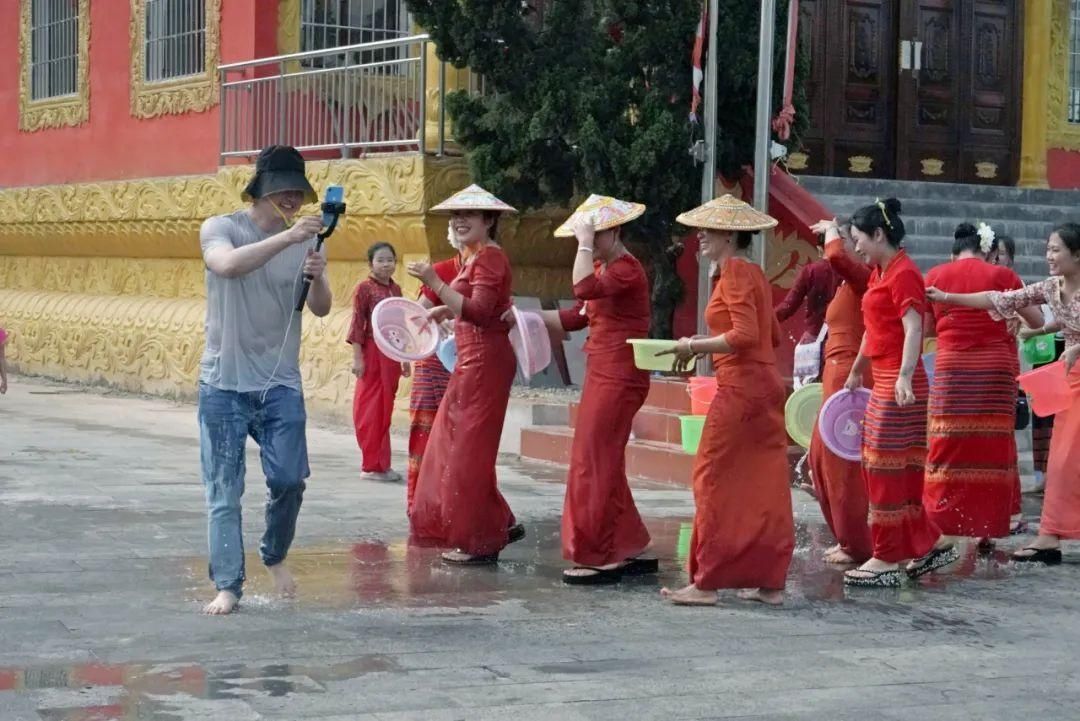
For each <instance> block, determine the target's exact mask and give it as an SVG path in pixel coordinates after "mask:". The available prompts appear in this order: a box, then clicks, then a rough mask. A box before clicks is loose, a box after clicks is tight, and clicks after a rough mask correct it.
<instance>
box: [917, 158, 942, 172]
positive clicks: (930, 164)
mask: <svg viewBox="0 0 1080 721" xmlns="http://www.w3.org/2000/svg"><path fill="white" fill-rule="evenodd" d="M920 165H922V174H923V175H928V176H930V177H935V176H938V175H943V174H944V173H945V161H944V160H941V159H939V158H923V159H922V160H921V161H920Z"/></svg>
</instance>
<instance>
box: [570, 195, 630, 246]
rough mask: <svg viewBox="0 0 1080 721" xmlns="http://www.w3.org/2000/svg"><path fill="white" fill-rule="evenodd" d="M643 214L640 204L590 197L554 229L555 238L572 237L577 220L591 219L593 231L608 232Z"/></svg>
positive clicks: (595, 196) (602, 197)
mask: <svg viewBox="0 0 1080 721" xmlns="http://www.w3.org/2000/svg"><path fill="white" fill-rule="evenodd" d="M644 212H645V206H644V205H642V204H641V203H628V202H627V201H625V200H619V199H618V198H609V197H607V196H606V195H590V196H589V197H588V199H587V200H586V201H585V202H584V203H582V204H581V205H579V206H578V207H577V210H575V211H574V212H573V214H572V215H571V216H570V217H569V218H567V219H566V222H565V223H563V224H562V225H560V226H559V227H558V228H556V229H555V237H556V238H572V237H573V236H574V224H575V223H576V222H577V220H578V218H582V217H584V218H591V219H592V223H593V228H594V229H595V230H608V229H609V228H614V227H615V226H616V225H622V224H623V223H629V222H630V221H631V220H633V219H634V218H637V217H639V216H640V215H641V214H642V213H644Z"/></svg>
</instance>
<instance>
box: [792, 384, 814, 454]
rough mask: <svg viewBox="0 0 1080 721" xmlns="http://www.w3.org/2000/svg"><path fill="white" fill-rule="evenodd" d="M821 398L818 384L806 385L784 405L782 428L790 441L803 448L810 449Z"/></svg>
mask: <svg viewBox="0 0 1080 721" xmlns="http://www.w3.org/2000/svg"><path fill="white" fill-rule="evenodd" d="M822 396H823V391H822V386H821V384H820V383H807V384H806V385H804V386H803V387H802V388H800V389H799V390H797V391H795V392H794V393H792V394H791V395H790V396H788V399H787V403H785V404H784V426H785V427H786V428H787V432H788V435H789V436H791V440H793V441H795V442H796V443H798V444H799V445H800V446H802V447H803V448H807V449H809V448H810V439H811V438H812V437H813V435H814V424H815V423H817V418H818V413H820V412H821V403H822Z"/></svg>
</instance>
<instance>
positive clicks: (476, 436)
mask: <svg viewBox="0 0 1080 721" xmlns="http://www.w3.org/2000/svg"><path fill="white" fill-rule="evenodd" d="M510 284H511V272H510V261H509V260H507V258H506V254H505V253H503V251H502V249H500V248H498V247H496V246H487V247H485V248H483V249H482V250H480V252H479V253H477V254H476V255H475V256H473V257H472V259H471V260H470V261H469V262H467V263H466V264H465V267H464V268H463V269H462V271H461V273H459V274H458V276H457V277H456V278H455V279H454V282H453V283H451V287H452V288H453V289H454V290H456V291H457V292H459V293H461V294H462V295H463V296H465V302H464V307H463V309H462V313H461V317H460V318H458V319H457V321H456V323H455V324H454V337H455V338H456V339H457V353H458V357H457V365H456V366H455V368H454V372H453V373H452V374H451V376H450V385H449V386H448V387H447V389H446V395H445V396H444V397H443V401H442V404H441V405H440V406H439V411H438V413H437V414H436V415H435V424H434V426H432V429H431V437H430V438H429V439H428V445H427V449H426V451H425V453H424V459H423V460H422V461H421V463H420V476H419V479H418V480H417V484H416V495H415V497H414V499H413V512H412V516H411V517H410V519H409V521H410V524H411V526H412V531H413V535H414V536H415V537H416V538H417V539H419V540H424V541H429V542H434V543H437V544H440V545H443V546H447V547H451V548H456V549H459V550H461V551H462V552H464V553H468V554H470V555H488V554H493V553H498V552H499V551H500V550H502V548H503V547H504V546H506V542H507V529H508V528H509V527H510V526H511V525H513V524H514V515H513V513H511V511H510V506H509V505H507V503H506V499H504V498H503V496H502V494H501V493H499V488H498V482H497V479H496V476H495V461H496V458H497V457H498V454H499V437H500V436H501V435H502V428H503V421H504V420H505V419H506V406H507V403H508V402H509V400H510V385H511V384H512V383H513V382H514V371H515V359H514V350H513V348H512V347H511V346H510V336H509V330H510V329H509V326H508V325H507V324H506V323H505V322H504V321H503V320H501V317H502V315H503V313H505V312H506V311H507V310H508V309H509V308H510Z"/></svg>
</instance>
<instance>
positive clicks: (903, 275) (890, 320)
mask: <svg viewBox="0 0 1080 721" xmlns="http://www.w3.org/2000/svg"><path fill="white" fill-rule="evenodd" d="M909 308H914V309H915V311H916V312H917V313H918V314H919V318H920V320H921V318H922V316H923V313H924V312H925V311H926V286H925V285H924V284H923V277H922V273H920V272H919V268H918V266H917V265H915V262H914V261H913V260H912V259H911V258H909V257H908V254H907V253H906V252H904V251H903V250H901V251H900V252H898V253H897V254H896V255H895V256H893V259H892V260H891V261H889V264H888V265H887V266H886V267H885V268H884V269H882V268H880V267H878V268H874V270H873V271H872V272H871V273H870V281H869V283H868V286H867V289H866V293H865V294H864V295H863V299H862V311H863V323H865V324H866V335H865V339H866V344H865V346H864V351H865V354H866V356H868V357H870V358H878V357H881V356H894V357H896V358H900V356H902V355H903V352H904V324H903V321H902V320H901V319H902V318H903V317H904V314H905V313H907V311H908V309H909Z"/></svg>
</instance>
